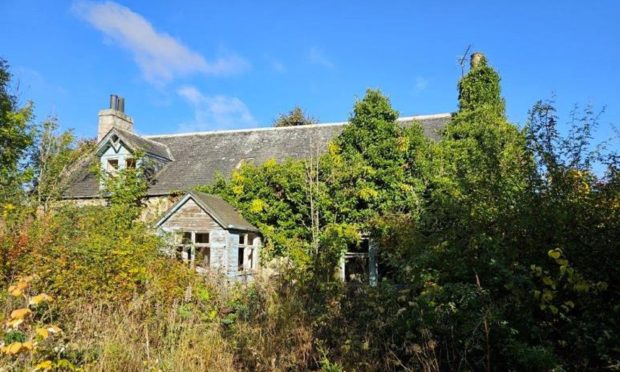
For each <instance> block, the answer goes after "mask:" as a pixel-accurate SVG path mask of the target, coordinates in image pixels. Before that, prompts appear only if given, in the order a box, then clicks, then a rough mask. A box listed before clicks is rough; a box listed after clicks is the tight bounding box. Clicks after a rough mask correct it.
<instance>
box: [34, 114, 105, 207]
mask: <svg viewBox="0 0 620 372" xmlns="http://www.w3.org/2000/svg"><path fill="white" fill-rule="evenodd" d="M57 130H58V121H57V120H56V119H55V118H49V119H48V120H46V121H45V122H44V123H43V125H42V132H41V134H40V135H39V136H37V141H36V150H35V151H34V154H33V161H32V163H33V171H34V180H33V188H32V196H33V197H34V199H35V200H34V202H35V203H36V205H38V206H40V207H42V208H43V210H44V211H47V210H48V209H49V206H50V205H49V204H50V202H51V201H54V200H56V199H58V198H59V197H60V196H62V193H63V191H64V190H65V188H66V187H67V185H68V181H69V179H70V172H71V171H72V170H73V165H74V164H75V163H76V161H78V160H80V159H82V158H83V157H84V156H85V155H86V154H87V153H88V152H89V151H90V150H91V149H92V148H93V143H92V142H88V141H85V142H80V143H76V139H75V136H74V135H73V133H72V131H70V130H69V131H65V132H62V133H57Z"/></svg>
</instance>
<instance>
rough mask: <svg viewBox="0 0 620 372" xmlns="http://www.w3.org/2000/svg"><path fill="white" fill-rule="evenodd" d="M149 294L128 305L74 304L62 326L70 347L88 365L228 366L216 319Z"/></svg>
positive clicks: (228, 357)
mask: <svg viewBox="0 0 620 372" xmlns="http://www.w3.org/2000/svg"><path fill="white" fill-rule="evenodd" d="M150 300H151V299H150V298H148V297H142V298H139V299H135V300H134V301H132V302H131V303H130V304H129V305H128V306H126V307H122V308H117V309H110V308H109V307H107V306H102V305H88V304H84V305H83V306H79V307H78V308H77V311H80V313H79V314H75V317H74V318H73V319H72V323H73V324H72V326H71V327H70V329H69V330H68V332H67V336H68V337H67V338H68V339H69V340H71V344H70V349H72V350H73V353H74V354H75V355H77V356H79V358H84V362H86V364H85V367H86V369H87V370H93V371H120V370H123V371H144V370H162V371H190V370H191V371H195V370H201V371H204V370H217V371H232V370H235V368H234V366H233V354H232V352H231V350H230V349H229V347H228V345H227V343H226V341H225V340H224V339H222V337H221V335H220V331H219V324H218V323H217V322H209V321H205V320H202V319H200V315H199V314H196V313H191V312H189V313H188V312H187V311H183V309H182V308H181V306H180V305H178V304H173V305H171V306H164V305H161V304H158V303H157V302H152V301H150Z"/></svg>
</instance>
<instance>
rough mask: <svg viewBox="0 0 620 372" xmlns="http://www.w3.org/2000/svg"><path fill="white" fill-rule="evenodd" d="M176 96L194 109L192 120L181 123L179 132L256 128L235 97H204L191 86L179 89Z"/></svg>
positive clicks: (247, 111)
mask: <svg viewBox="0 0 620 372" xmlns="http://www.w3.org/2000/svg"><path fill="white" fill-rule="evenodd" d="M177 94H178V95H179V96H181V97H182V98H183V99H185V100H186V101H187V102H188V103H189V104H190V105H191V106H192V107H193V109H194V120H193V121H192V122H189V123H182V124H181V125H180V126H179V131H181V132H186V131H201V130H215V129H232V128H248V127H253V126H256V120H255V119H254V117H253V116H252V114H251V113H250V110H249V109H248V107H247V106H246V104H245V103H243V101H241V100H240V99H239V98H237V97H231V96H224V95H216V96H206V95H203V94H202V93H201V92H200V91H199V90H198V89H196V87H194V86H191V85H187V86H183V87H181V88H179V89H178V90H177Z"/></svg>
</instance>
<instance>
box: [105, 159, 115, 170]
mask: <svg viewBox="0 0 620 372" xmlns="http://www.w3.org/2000/svg"><path fill="white" fill-rule="evenodd" d="M107 170H108V172H110V173H116V172H118V159H108V166H107Z"/></svg>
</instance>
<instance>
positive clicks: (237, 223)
mask: <svg viewBox="0 0 620 372" xmlns="http://www.w3.org/2000/svg"><path fill="white" fill-rule="evenodd" d="M190 198H191V199H193V200H194V201H195V202H196V204H198V205H199V206H200V208H202V209H203V210H204V211H205V212H206V213H208V214H209V215H210V216H211V217H212V218H213V219H214V220H215V221H216V222H217V223H218V224H219V225H220V226H222V227H223V228H224V229H226V230H242V231H254V232H258V231H259V230H258V229H257V228H256V227H255V226H254V225H252V224H251V223H249V222H248V221H246V220H245V218H243V216H242V215H241V214H240V213H239V212H237V210H236V209H235V208H233V206H231V205H230V204H228V203H227V202H226V201H225V200H224V199H222V198H220V197H219V196H215V195H210V194H205V193H203V192H198V191H190V192H189V193H187V194H186V195H185V197H183V198H182V199H180V200H179V201H177V202H176V203H174V205H173V206H172V207H170V208H169V209H168V210H167V211H166V212H165V213H164V214H163V215H162V217H161V218H160V219H159V220H158V221H157V223H156V224H155V227H159V226H161V225H162V224H163V223H164V222H166V221H167V220H168V218H170V217H171V216H172V215H174V213H176V211H177V210H178V209H179V208H180V207H182V206H183V205H184V204H185V203H186V202H187V201H188V200H189V199H190Z"/></svg>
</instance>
